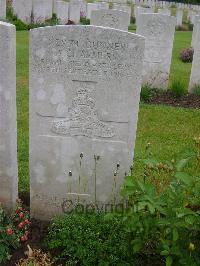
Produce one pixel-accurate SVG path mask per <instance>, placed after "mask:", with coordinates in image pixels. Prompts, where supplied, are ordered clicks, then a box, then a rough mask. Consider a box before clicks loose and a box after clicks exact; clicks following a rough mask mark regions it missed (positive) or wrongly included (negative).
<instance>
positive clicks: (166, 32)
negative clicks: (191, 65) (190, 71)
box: [137, 13, 176, 89]
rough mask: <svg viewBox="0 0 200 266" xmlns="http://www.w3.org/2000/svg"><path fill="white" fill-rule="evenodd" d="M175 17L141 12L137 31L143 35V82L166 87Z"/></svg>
mask: <svg viewBox="0 0 200 266" xmlns="http://www.w3.org/2000/svg"><path fill="white" fill-rule="evenodd" d="M175 25H176V18H175V17H171V16H167V15H161V14H158V13H155V14H141V15H140V16H139V18H138V23H137V33H138V34H140V35H142V36H144V37H145V38H146V40H145V57H144V68H143V83H144V84H146V83H149V84H150V85H151V86H152V87H156V88H163V89H167V87H168V80H169V72H170V65H171V57H172V48H173V40H174V32H175Z"/></svg>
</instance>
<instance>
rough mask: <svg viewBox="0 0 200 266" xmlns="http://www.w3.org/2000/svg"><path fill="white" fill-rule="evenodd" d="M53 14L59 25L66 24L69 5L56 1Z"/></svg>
mask: <svg viewBox="0 0 200 266" xmlns="http://www.w3.org/2000/svg"><path fill="white" fill-rule="evenodd" d="M55 13H56V15H57V18H58V19H59V24H66V23H67V22H68V13H69V3H67V2H65V1H60V0H58V1H56V2H55Z"/></svg>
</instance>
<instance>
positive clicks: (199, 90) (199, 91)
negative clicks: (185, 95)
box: [192, 85, 200, 96]
mask: <svg viewBox="0 0 200 266" xmlns="http://www.w3.org/2000/svg"><path fill="white" fill-rule="evenodd" d="M192 93H193V94H194V95H196V96H200V85H195V86H194V88H193V89H192Z"/></svg>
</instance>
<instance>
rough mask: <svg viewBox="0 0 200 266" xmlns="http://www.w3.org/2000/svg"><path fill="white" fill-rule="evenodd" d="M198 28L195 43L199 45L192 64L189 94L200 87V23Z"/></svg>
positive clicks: (198, 22)
mask: <svg viewBox="0 0 200 266" xmlns="http://www.w3.org/2000/svg"><path fill="white" fill-rule="evenodd" d="M195 27H196V37H195V42H196V43H198V45H196V44H195V45H194V56H193V62H192V70H191V75H190V84H189V92H192V90H193V88H194V86H196V85H200V74H199V70H200V45H199V43H200V21H197V22H196V24H195Z"/></svg>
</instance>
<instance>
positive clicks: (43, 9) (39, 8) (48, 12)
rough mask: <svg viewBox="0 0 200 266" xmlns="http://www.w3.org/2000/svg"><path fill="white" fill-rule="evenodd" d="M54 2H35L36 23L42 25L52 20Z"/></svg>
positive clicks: (34, 14)
mask: <svg viewBox="0 0 200 266" xmlns="http://www.w3.org/2000/svg"><path fill="white" fill-rule="evenodd" d="M52 14H53V0H34V1H33V19H34V22H35V23H42V22H45V20H47V19H50V18H52Z"/></svg>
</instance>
